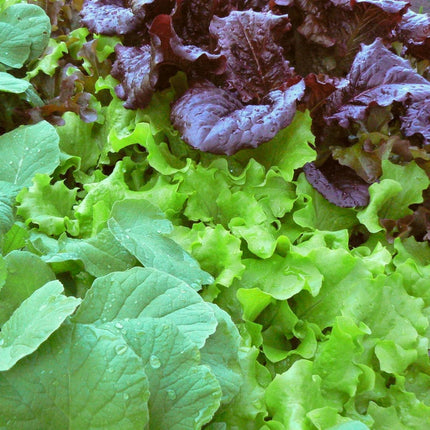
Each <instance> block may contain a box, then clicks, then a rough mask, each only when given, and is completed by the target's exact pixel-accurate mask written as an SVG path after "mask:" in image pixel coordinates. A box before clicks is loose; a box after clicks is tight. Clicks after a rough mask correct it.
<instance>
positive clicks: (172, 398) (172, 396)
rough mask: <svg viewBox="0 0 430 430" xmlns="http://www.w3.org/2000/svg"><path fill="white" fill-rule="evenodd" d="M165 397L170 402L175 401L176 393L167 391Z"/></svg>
mask: <svg viewBox="0 0 430 430" xmlns="http://www.w3.org/2000/svg"><path fill="white" fill-rule="evenodd" d="M167 397H168V398H169V399H170V400H175V399H176V393H175V391H174V390H167Z"/></svg>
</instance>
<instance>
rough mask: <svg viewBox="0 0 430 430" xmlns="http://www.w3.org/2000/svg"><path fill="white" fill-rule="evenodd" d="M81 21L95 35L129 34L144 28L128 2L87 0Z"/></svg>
mask: <svg viewBox="0 0 430 430" xmlns="http://www.w3.org/2000/svg"><path fill="white" fill-rule="evenodd" d="M81 19H82V23H83V24H84V25H85V26H86V27H88V29H89V30H90V31H92V32H93V33H100V34H106V35H114V34H118V35H121V34H128V33H132V32H134V31H136V30H138V29H139V27H141V26H142V21H141V19H140V18H139V17H137V16H136V15H135V14H134V13H133V11H132V10H131V8H130V7H129V6H128V2H127V1H126V0H85V2H84V5H83V7H82V10H81Z"/></svg>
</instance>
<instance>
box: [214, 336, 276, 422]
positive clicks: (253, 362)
mask: <svg viewBox="0 0 430 430" xmlns="http://www.w3.org/2000/svg"><path fill="white" fill-rule="evenodd" d="M258 354H259V350H258V349H257V348H253V347H250V346H249V345H244V344H242V345H241V348H240V350H239V363H240V367H241V374H242V381H241V382H242V383H241V386H240V391H239V393H238V394H237V395H236V397H234V399H233V400H232V401H231V402H230V403H228V404H227V405H224V406H221V408H220V409H219V410H218V411H217V413H216V415H215V418H214V423H213V424H212V425H211V426H209V429H210V430H218V429H229V430H230V429H231V430H261V429H262V428H263V427H262V425H263V423H264V417H266V416H267V408H266V405H265V401H264V393H265V389H266V387H267V386H268V385H269V382H270V379H271V377H270V374H269V371H268V370H267V368H266V367H264V366H262V365H261V364H260V363H259V362H258V360H257V357H258Z"/></svg>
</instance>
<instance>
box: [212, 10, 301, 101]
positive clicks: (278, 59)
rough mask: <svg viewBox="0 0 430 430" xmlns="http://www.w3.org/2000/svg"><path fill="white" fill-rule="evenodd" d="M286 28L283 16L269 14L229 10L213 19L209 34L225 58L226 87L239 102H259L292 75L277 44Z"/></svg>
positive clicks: (291, 70)
mask: <svg viewBox="0 0 430 430" xmlns="http://www.w3.org/2000/svg"><path fill="white" fill-rule="evenodd" d="M290 27H291V25H290V23H289V19H288V16H287V15H280V16H279V15H274V14H272V13H271V12H254V11H252V10H247V11H233V12H231V13H230V14H229V15H228V16H227V17H225V18H219V17H217V16H214V17H213V19H212V22H211V25H210V32H211V34H212V35H213V36H214V37H215V38H216V39H217V40H218V50H219V52H221V53H222V54H224V55H225V57H226V58H227V66H226V73H225V80H226V86H227V88H228V89H234V90H236V91H238V93H239V95H240V98H241V99H242V101H243V102H245V103H246V102H249V101H251V100H257V101H259V100H260V99H261V98H263V97H264V96H265V95H266V94H267V93H269V92H270V91H272V90H274V89H278V88H280V87H282V85H283V84H284V83H285V82H286V81H287V80H288V79H290V78H291V77H292V76H293V69H292V68H291V67H290V66H289V63H288V61H286V60H285V58H284V57H283V51H282V48H281V46H280V45H279V44H278V43H277V40H278V39H280V38H281V37H282V35H283V34H284V33H285V32H286V31H288V30H289V29H290Z"/></svg>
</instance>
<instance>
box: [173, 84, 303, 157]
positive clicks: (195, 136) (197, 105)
mask: <svg viewBox="0 0 430 430" xmlns="http://www.w3.org/2000/svg"><path fill="white" fill-rule="evenodd" d="M304 91H305V84H304V82H303V80H301V81H299V82H298V83H296V84H295V85H293V86H291V87H289V88H287V89H285V90H274V91H271V92H269V93H268V94H267V95H266V97H264V98H263V99H262V100H261V103H260V104H259V105H244V104H243V103H242V101H241V100H240V99H239V98H238V97H237V96H235V95H234V94H233V93H231V92H229V91H227V90H224V89H222V88H219V87H216V86H215V85H214V84H213V83H211V82H209V81H203V82H198V83H195V84H194V85H193V86H192V87H191V88H190V89H189V90H188V91H187V92H185V94H184V95H183V96H182V97H181V98H180V99H179V100H177V101H176V102H175V103H174V105H173V106H172V112H171V120H172V123H173V125H174V126H175V127H176V128H177V129H178V130H179V131H180V133H181V135H182V138H183V139H184V140H185V142H187V143H188V144H189V145H191V146H192V147H194V148H197V149H200V150H202V151H205V152H212V153H216V154H227V155H231V154H234V153H235V152H237V151H239V150H240V149H243V148H255V147H257V146H258V145H260V144H261V143H264V142H267V141H269V140H270V139H272V138H273V137H274V136H275V135H276V134H277V133H278V132H279V130H281V129H283V128H285V127H287V125H289V124H290V122H291V121H292V119H293V117H294V114H295V112H296V102H297V100H300V98H301V97H302V96H303V94H304Z"/></svg>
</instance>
